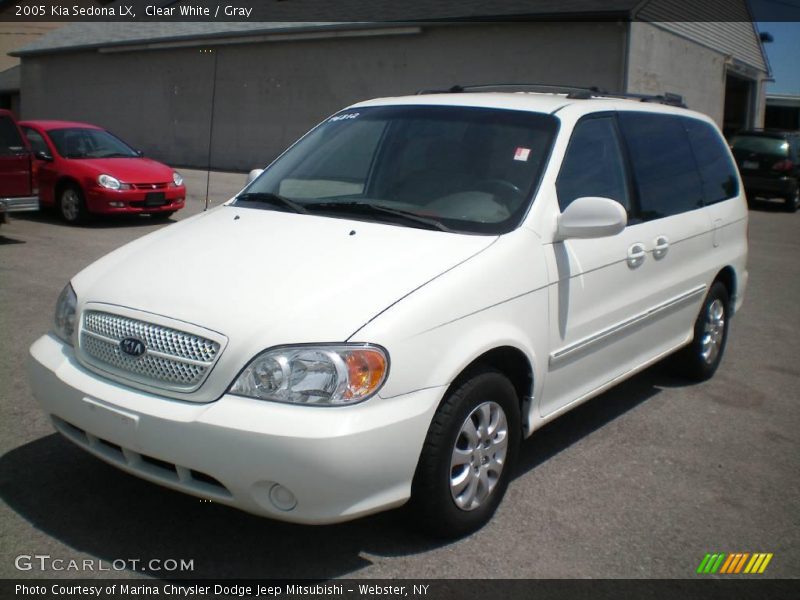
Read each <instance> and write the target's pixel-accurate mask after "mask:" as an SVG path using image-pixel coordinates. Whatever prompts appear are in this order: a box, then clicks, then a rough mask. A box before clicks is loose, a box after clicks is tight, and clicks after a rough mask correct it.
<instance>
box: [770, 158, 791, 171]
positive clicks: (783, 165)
mask: <svg viewBox="0 0 800 600" xmlns="http://www.w3.org/2000/svg"><path fill="white" fill-rule="evenodd" d="M792 169H794V163H793V162H792V161H791V160H789V159H788V158H787V159H784V160H779V161H778V162H776V163H775V164H774V165H772V170H773V171H791V170H792Z"/></svg>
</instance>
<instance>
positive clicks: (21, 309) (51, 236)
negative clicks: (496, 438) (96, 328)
mask: <svg viewBox="0 0 800 600" xmlns="http://www.w3.org/2000/svg"><path fill="white" fill-rule="evenodd" d="M244 177H245V176H244V175H241V174H226V173H214V174H213V175H212V178H211V181H210V198H211V205H216V204H219V203H221V202H223V201H224V200H226V199H227V198H228V197H230V196H231V195H232V194H233V193H235V192H236V191H237V190H238V189H239V187H241V185H242V184H243V182H244ZM186 179H187V185H188V188H189V191H190V197H189V201H188V206H187V208H186V209H184V210H183V211H181V212H179V213H178V214H176V215H175V216H174V217H173V219H172V221H176V220H180V219H183V218H186V217H188V216H190V215H192V214H196V213H198V212H200V211H201V210H202V209H203V206H204V203H205V202H204V199H205V191H206V179H205V174H204V173H202V172H195V171H192V172H189V171H187V172H186ZM164 226H168V224H166V225H165V224H157V223H153V222H151V220H150V219H148V218H147V217H136V218H128V219H113V220H101V221H97V222H94V223H92V224H90V225H88V226H86V227H69V226H67V225H65V224H63V223H61V222H60V221H59V220H58V219H57V218H56V217H55V216H54V215H52V214H46V213H45V214H31V215H27V216H18V217H16V218H14V219H13V220H12V222H11V223H9V224H7V225H3V226H2V227H0V344H1V345H0V351H2V360H0V443H1V444H2V445H1V446H0V452H2V454H1V455H0V498H1V499H2V506H0V577H2V578H17V577H25V578H42V577H76V578H77V577H104V578H105V577H133V576H144V577H150V576H152V577H165V576H169V577H181V576H186V577H202V578H225V577H239V578H245V577H254V578H260V579H264V578H295V577H303V578H335V577H354V578H395V577H408V578H439V577H447V578H495V577H498V578H499V577H503V578H523V577H524V578H574V577H580V578H583V577H592V578H640V577H649V578H684V577H695V576H696V575H695V570H696V569H697V566H698V565H699V563H700V561H701V560H702V559H703V557H704V556H705V554H706V553H709V552H750V553H753V552H769V553H773V555H774V556H773V559H772V561H771V562H770V564H769V567H768V569H767V570H766V571H765V573H764V575H763V577H798V576H800V444H799V433H798V432H800V397H799V396H800V366H798V357H800V339H799V337H798V334H800V311H799V310H798V305H799V304H800V214H795V215H791V214H787V213H784V212H782V211H781V210H780V207H778V206H777V205H774V204H770V203H761V204H758V205H756V206H754V207H753V209H752V210H751V211H750V261H749V270H750V285H749V289H748V290H747V294H746V297H745V302H744V305H743V308H742V310H741V311H740V313H738V314H737V315H736V317H735V319H734V320H733V323H732V325H731V330H730V338H729V343H728V348H727V353H726V356H725V357H724V359H723V362H722V365H721V367H720V369H719V371H718V372H717V374H716V376H715V377H714V379H712V380H711V381H709V382H706V383H703V384H700V385H693V384H688V383H686V382H683V381H680V380H677V379H674V378H672V377H671V376H670V375H669V373H668V370H667V369H665V368H664V367H663V366H659V365H657V366H655V367H653V368H651V369H648V370H647V371H645V372H643V373H641V374H639V375H637V376H636V377H634V378H633V379H631V380H629V381H627V382H625V383H623V384H622V385H620V386H618V387H616V388H614V389H612V390H611V391H609V392H607V393H605V394H603V395H602V396H600V397H598V398H596V399H594V400H592V401H590V402H588V403H586V404H584V405H583V406H581V407H579V408H578V409H576V410H574V411H572V412H571V413H569V414H567V415H565V416H564V417H562V418H560V419H558V420H557V421H555V422H553V423H552V424H550V425H548V426H546V427H545V428H543V429H542V430H540V431H538V432H537V433H536V434H535V435H534V436H533V437H532V438H530V439H529V440H527V441H526V442H525V443H524V445H523V448H522V451H521V457H520V464H519V465H518V468H517V471H516V477H515V479H514V481H513V482H512V483H511V486H510V488H509V490H508V494H507V496H506V498H505V501H504V502H503V504H502V505H501V507H500V509H499V511H498V513H497V514H496V515H495V518H494V519H493V520H492V522H491V523H489V524H488V525H487V526H486V527H484V528H483V529H482V530H480V531H479V532H477V533H475V534H473V535H471V536H469V537H467V538H464V539H461V540H458V541H455V542H451V543H443V542H434V541H431V540H429V539H426V538H425V537H423V536H422V535H420V534H418V533H416V532H415V531H414V529H413V528H412V527H409V522H408V519H407V517H406V515H405V513H404V512H403V511H402V510H398V511H392V512H388V513H383V514H380V515H375V516H372V517H368V518H364V519H361V520H358V521H354V522H351V523H345V524H340V525H334V526H326V527H308V526H298V525H290V524H285V523H279V522H274V521H270V520H267V519H262V518H258V517H255V516H251V515H248V514H245V513H242V512H239V511H237V510H234V509H231V508H227V507H224V506H220V505H217V504H213V503H208V502H202V501H200V500H198V499H197V498H194V497H190V496H187V495H183V494H181V493H178V492H174V491H170V490H167V489H164V488H161V487H159V486H156V485H153V484H150V483H147V482H144V481H141V480H139V479H137V478H135V477H133V476H130V475H127V474H124V473H122V472H120V471H118V470H116V469H114V468H113V467H110V466H108V465H106V464H105V463H103V462H101V461H100V460H98V459H95V458H94V457H92V456H90V455H88V454H86V453H85V452H83V451H82V450H80V449H78V448H77V447H75V446H73V445H72V444H71V443H70V442H68V441H66V440H64V439H62V438H61V437H60V436H59V435H57V434H55V433H54V430H53V429H52V426H51V425H50V422H49V420H48V419H47V418H46V417H45V416H44V415H43V414H42V413H41V411H40V410H39V408H38V407H37V405H36V403H35V401H34V399H33V397H32V396H31V393H30V391H29V387H28V383H27V375H26V371H25V368H24V365H25V362H26V360H27V352H28V347H29V346H30V344H31V343H32V342H33V341H34V340H35V339H36V338H37V337H39V336H40V335H42V334H43V333H44V332H46V331H47V330H48V329H49V328H50V326H51V320H52V315H53V308H54V304H55V301H56V297H57V296H58V294H59V292H60V291H61V289H62V287H63V286H64V284H65V283H66V282H67V281H68V280H69V279H70V277H71V276H72V275H73V274H74V273H76V272H77V271H79V270H80V269H81V268H83V267H84V266H86V265H88V264H89V263H91V262H92V261H93V260H95V259H97V258H99V257H101V256H103V255H104V254H106V253H107V252H109V251H110V250H112V249H114V248H116V247H118V246H120V245H122V244H124V243H125V242H127V241H130V240H133V239H135V238H137V237H139V236H141V235H144V234H146V233H148V232H150V231H153V230H155V229H157V228H159V227H164ZM191 260H192V248H190V247H187V248H185V249H183V251H180V252H176V253H175V254H174V255H172V256H164V257H163V262H162V263H161V264H159V265H154V268H164V269H172V268H176V269H179V268H180V266H181V263H184V262H186V261H191ZM21 555H22V556H28V555H30V556H34V555H39V556H41V555H49V556H50V557H51V558H50V559H47V561H45V562H46V568H45V569H41V568H39V567H40V566H41V562H42V560H41V559H40V561H39V564H37V563H35V562H34V564H33V566H32V568H30V569H29V570H19V569H18V566H22V567H23V568H24V567H25V566H26V564H27V563H26V559H22V561H21V562H20V559H18V558H17V557H19V556H21ZM55 559H60V560H62V561H64V562H61V563H56V565H57V566H60V567H62V568H64V567H68V566H69V565H70V563H69V561H71V560H74V561H76V564H78V565H92V567H93V568H92V569H91V570H85V569H83V568H80V569H76V570H71V569H67V568H65V569H64V570H54V568H53V567H54V565H53V564H52V562H51V561H52V560H55ZM153 559H156V560H160V561H166V560H168V559H174V560H176V561H180V560H183V561H189V560H190V561H192V564H193V570H192V571H187V572H164V571H163V570H158V568H156V567H155V566H153V565H156V564H163V562H162V563H150V561H151V560H153ZM120 560H125V561H127V562H126V563H125V564H126V566H125V567H124V568H121V569H119V570H115V568H114V567H113V566H112V565H116V566H119V565H121V564H122V563H120V562H119V561H120ZM84 561H89V562H84ZM114 561H118V562H116V563H114ZM169 564H172V563H169ZM148 565H149V566H148ZM104 566H105V568H107V569H109V570H101V569H102V568H103V567H104Z"/></svg>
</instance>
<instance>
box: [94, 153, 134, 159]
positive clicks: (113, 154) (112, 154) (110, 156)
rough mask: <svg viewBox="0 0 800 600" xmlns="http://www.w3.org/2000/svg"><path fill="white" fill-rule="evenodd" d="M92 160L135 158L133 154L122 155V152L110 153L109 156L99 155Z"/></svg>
mask: <svg viewBox="0 0 800 600" xmlns="http://www.w3.org/2000/svg"><path fill="white" fill-rule="evenodd" d="M93 158H136V155H135V154H124V153H122V152H112V153H111V154H101V155H98V156H94V157H93Z"/></svg>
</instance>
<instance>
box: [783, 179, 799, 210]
mask: <svg viewBox="0 0 800 600" xmlns="http://www.w3.org/2000/svg"><path fill="white" fill-rule="evenodd" d="M798 208H800V185H799V186H797V189H796V190H795V191H794V195H791V196H786V210H787V211H788V212H790V213H794V212H797V209H798Z"/></svg>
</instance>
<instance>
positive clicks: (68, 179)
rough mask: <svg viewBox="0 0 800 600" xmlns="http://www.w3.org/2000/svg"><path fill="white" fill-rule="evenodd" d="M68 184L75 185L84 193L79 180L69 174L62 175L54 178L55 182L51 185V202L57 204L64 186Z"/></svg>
mask: <svg viewBox="0 0 800 600" xmlns="http://www.w3.org/2000/svg"><path fill="white" fill-rule="evenodd" d="M68 186H75V187H77V188H78V189H79V190H80V191H81V193H82V194H84V195H85V192H84V190H83V186H82V185H81V183H80V181H78V180H77V179H75V178H74V177H72V176H71V175H62V176H61V177H59V178H58V179H57V180H56V183H55V185H54V186H53V202H54V203H55V204H56V205H58V202H59V200H60V198H61V192H62V191H63V190H64V188H66V187H68Z"/></svg>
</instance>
